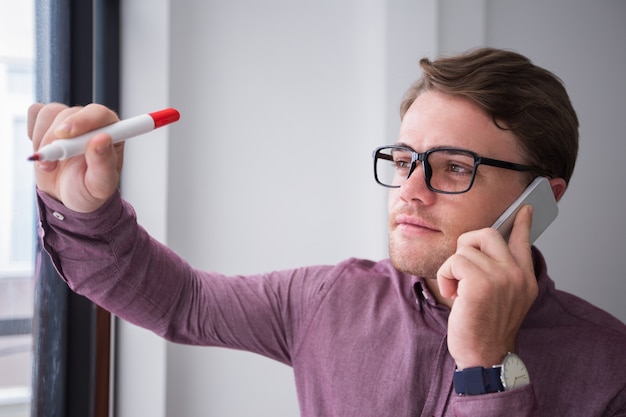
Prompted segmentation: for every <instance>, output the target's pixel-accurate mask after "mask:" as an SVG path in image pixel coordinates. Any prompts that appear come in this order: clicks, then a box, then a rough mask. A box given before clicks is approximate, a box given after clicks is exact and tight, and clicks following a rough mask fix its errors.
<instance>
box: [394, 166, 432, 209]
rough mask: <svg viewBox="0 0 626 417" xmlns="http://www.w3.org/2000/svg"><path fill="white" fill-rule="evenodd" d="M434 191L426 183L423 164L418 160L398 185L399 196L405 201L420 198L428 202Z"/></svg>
mask: <svg viewBox="0 0 626 417" xmlns="http://www.w3.org/2000/svg"><path fill="white" fill-rule="evenodd" d="M434 194H435V193H434V192H433V191H431V190H430V189H429V188H428V185H426V176H425V175H424V164H423V163H422V162H420V161H417V162H416V163H415V169H414V170H413V172H411V174H410V175H409V178H407V179H406V180H405V181H404V183H403V184H402V185H401V186H400V198H402V199H403V200H405V201H412V200H420V201H422V202H423V203H429V202H431V201H432V199H433V197H434Z"/></svg>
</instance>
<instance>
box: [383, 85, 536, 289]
mask: <svg viewBox="0 0 626 417" xmlns="http://www.w3.org/2000/svg"><path fill="white" fill-rule="evenodd" d="M398 143H400V144H402V145H404V146H408V147H410V148H412V149H413V150H414V151H416V152H425V151H427V150H429V149H433V148H437V147H451V148H460V149H467V150H470V151H473V152H476V153H477V154H478V155H480V156H484V157H489V158H494V159H501V160H505V161H510V162H517V163H524V162H525V161H524V160H523V158H522V154H521V152H520V150H519V147H518V145H517V139H516V138H515V136H514V135H513V134H512V133H511V132H509V131H506V130H502V129H500V128H498V127H497V126H496V125H495V124H494V122H493V120H492V119H491V117H489V116H488V115H486V114H485V113H483V112H482V111H481V110H480V109H479V108H478V107H477V106H476V105H475V104H473V103H471V102H470V101H468V100H465V99H462V98H458V97H454V96H451V95H448V94H444V93H440V92H436V91H427V92H424V93H422V94H421V95H420V96H419V97H418V98H417V99H416V100H415V102H414V103H413V104H412V105H411V107H410V108H409V110H408V111H407V113H406V114H405V115H404V118H403V120H402V125H401V127H400V135H399V140H398ZM524 180H525V177H524V175H523V174H522V173H520V172H516V171H511V170H507V169H502V168H497V167H492V166H487V165H480V166H479V167H478V170H477V171H476V178H475V181H474V185H473V186H472V188H471V189H470V190H469V191H468V192H466V193H463V194H456V195H450V194H440V193H435V192H433V191H430V190H429V189H428V187H427V186H426V182H425V180H424V173H423V168H422V166H421V165H418V167H417V168H416V169H415V171H414V172H413V174H411V176H410V177H409V179H408V180H407V181H406V182H405V183H404V184H403V185H402V186H401V187H400V188H394V189H390V191H389V255H390V257H391V260H392V262H393V264H394V265H395V266H396V268H398V269H399V270H401V271H404V272H408V273H410V274H413V275H418V276H422V277H425V278H435V277H436V274H437V270H438V269H439V267H440V266H441V264H442V263H443V262H444V261H445V260H446V259H447V258H448V257H449V256H450V255H452V254H453V253H454V252H455V250H456V241H457V238H458V237H459V236H460V235H461V234H463V233H465V232H467V231H470V230H476V229H480V228H484V227H488V226H491V224H493V222H495V220H496V219H497V218H498V217H499V215H500V214H501V213H502V212H503V211H504V210H505V209H506V208H507V206H508V205H509V204H511V203H512V202H513V201H514V200H515V199H516V198H517V197H518V196H519V195H520V193H521V192H522V191H523V190H524V188H525V186H526V184H525V183H524Z"/></svg>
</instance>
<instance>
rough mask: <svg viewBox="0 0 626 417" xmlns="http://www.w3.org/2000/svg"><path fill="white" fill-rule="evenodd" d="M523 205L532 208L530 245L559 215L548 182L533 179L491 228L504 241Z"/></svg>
mask: <svg viewBox="0 0 626 417" xmlns="http://www.w3.org/2000/svg"><path fill="white" fill-rule="evenodd" d="M525 204H530V205H531V206H533V224H532V227H531V229H530V243H531V244H532V243H534V242H535V240H537V238H538V237H539V236H540V235H541V234H542V233H543V231H544V230H546V228H547V227H548V226H549V225H550V223H552V222H553V221H554V219H556V216H557V215H558V214H559V208H558V206H557V205H556V200H555V199H554V194H553V193H552V187H550V182H549V181H548V179H547V178H545V177H537V178H535V180H534V181H533V182H531V183H530V185H529V186H528V187H527V188H526V189H525V190H524V192H523V193H522V194H521V195H520V196H519V197H518V198H517V200H515V201H514V202H513V203H512V204H511V205H510V206H509V208H507V209H506V210H505V211H504V213H502V215H501V216H500V217H499V218H498V220H496V222H495V223H494V224H493V225H492V226H491V227H493V228H495V229H496V230H498V231H499V232H500V233H501V234H502V236H503V237H504V239H505V240H506V241H508V240H509V235H510V234H511V229H513V222H514V221H515V216H516V215H517V212H518V211H519V210H520V209H521V208H522V206H524V205H525Z"/></svg>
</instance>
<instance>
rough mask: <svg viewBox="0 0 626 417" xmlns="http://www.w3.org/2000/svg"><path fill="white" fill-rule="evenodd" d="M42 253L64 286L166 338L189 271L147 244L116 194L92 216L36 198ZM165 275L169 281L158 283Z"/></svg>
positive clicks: (166, 252) (170, 255) (159, 247)
mask: <svg viewBox="0 0 626 417" xmlns="http://www.w3.org/2000/svg"><path fill="white" fill-rule="evenodd" d="M38 200H39V213H40V218H41V231H40V234H41V235H42V238H43V244H44V248H45V250H46V251H47V252H48V254H49V255H50V257H51V259H52V261H53V263H54V266H55V268H56V269H57V271H58V272H59V274H60V275H61V277H62V278H63V279H64V280H65V281H66V282H67V284H68V286H69V287H70V288H71V289H72V290H73V291H75V292H77V293H79V294H82V295H84V296H86V297H87V298H89V299H91V300H92V301H94V302H95V303H97V304H98V305H100V306H102V307H103V308H105V309H107V310H109V311H111V312H113V313H115V314H117V315H119V316H121V317H123V318H124V319H126V320H128V321H130V322H133V323H135V324H138V325H140V326H142V327H146V328H148V329H150V330H153V331H154V332H156V333H158V334H164V333H165V332H167V326H168V323H169V321H170V318H169V317H168V314H171V310H172V309H171V307H172V306H173V305H174V304H175V303H176V298H177V295H178V294H179V293H180V291H181V289H182V285H183V282H184V279H180V278H181V277H183V276H185V275H188V274H190V273H191V268H190V267H189V266H188V265H187V264H186V263H185V262H184V261H182V260H180V259H177V260H176V261H175V262H173V261H172V260H171V259H172V258H173V257H175V255H174V254H173V253H171V251H169V249H167V248H166V247H164V246H162V245H160V244H158V242H156V241H154V240H152V239H150V237H149V236H148V234H147V233H146V232H145V231H144V230H142V229H141V228H140V227H139V226H138V225H137V223H136V219H135V214H134V212H133V210H132V208H131V207H130V206H129V205H127V204H125V203H124V202H123V201H122V200H121V198H120V197H119V194H116V195H115V196H114V197H113V198H111V199H110V200H109V201H108V202H107V203H106V204H105V205H104V206H103V207H101V208H100V209H99V210H97V211H96V212H94V213H90V214H81V213H75V212H72V211H71V210H69V209H67V208H66V207H64V206H63V205H62V204H61V203H59V202H58V201H56V200H54V199H52V198H51V197H49V196H47V195H45V194H43V193H41V192H38ZM157 273H166V274H167V275H168V276H169V279H167V281H164V280H160V281H157V280H155V279H154V278H155V277H156V274H157Z"/></svg>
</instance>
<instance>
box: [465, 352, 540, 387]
mask: <svg viewBox="0 0 626 417" xmlns="http://www.w3.org/2000/svg"><path fill="white" fill-rule="evenodd" d="M528 384H530V377H529V376H528V370H527V369H526V365H524V362H522V360H521V359H520V357H519V356H517V355H516V354H515V353H510V352H509V353H508V354H507V355H506V356H505V358H504V360H503V361H502V365H496V366H493V367H491V368H483V367H482V366H477V367H475V368H466V369H463V370H462V371H459V370H458V369H457V370H455V371H454V389H455V391H456V393H457V394H459V395H480V394H489V393H492V392H499V391H508V390H512V389H514V388H519V387H522V386H524V385H528Z"/></svg>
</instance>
